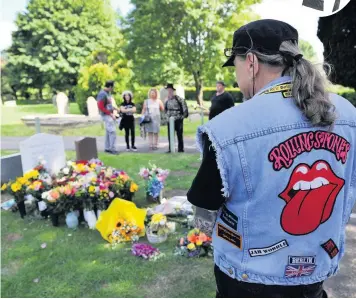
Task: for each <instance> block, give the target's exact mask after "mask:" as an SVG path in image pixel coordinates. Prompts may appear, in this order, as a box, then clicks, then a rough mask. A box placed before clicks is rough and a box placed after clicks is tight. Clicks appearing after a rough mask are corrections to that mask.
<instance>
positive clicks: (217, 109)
mask: <svg viewBox="0 0 356 299" xmlns="http://www.w3.org/2000/svg"><path fill="white" fill-rule="evenodd" d="M231 107H234V99H233V97H232V95H231V94H229V93H228V92H226V91H225V83H224V81H218V82H216V94H214V96H213V97H212V99H211V107H210V113H209V120H210V119H212V118H214V117H215V116H217V115H218V114H220V113H221V112H223V111H225V110H226V109H229V108H231Z"/></svg>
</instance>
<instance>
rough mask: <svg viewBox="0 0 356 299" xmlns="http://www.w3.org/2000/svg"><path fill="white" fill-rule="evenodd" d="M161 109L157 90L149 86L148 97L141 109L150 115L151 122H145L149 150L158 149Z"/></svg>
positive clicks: (143, 112)
mask: <svg viewBox="0 0 356 299" xmlns="http://www.w3.org/2000/svg"><path fill="white" fill-rule="evenodd" d="M163 110H164V107H163V103H162V101H161V100H160V99H159V98H158V90H157V89H156V88H151V89H150V90H149V92H148V99H147V100H146V101H145V102H144V103H143V109H142V114H148V115H149V116H151V122H149V123H147V124H145V126H146V131H147V133H148V142H149V144H150V149H151V150H156V149H158V136H159V130H160V126H161V111H163Z"/></svg>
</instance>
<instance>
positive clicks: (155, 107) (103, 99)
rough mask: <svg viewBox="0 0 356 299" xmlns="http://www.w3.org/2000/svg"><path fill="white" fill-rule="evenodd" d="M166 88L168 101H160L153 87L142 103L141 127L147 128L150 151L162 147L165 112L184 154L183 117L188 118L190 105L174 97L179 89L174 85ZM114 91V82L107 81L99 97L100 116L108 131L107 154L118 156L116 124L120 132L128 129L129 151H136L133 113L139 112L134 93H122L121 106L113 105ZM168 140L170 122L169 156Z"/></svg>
mask: <svg viewBox="0 0 356 299" xmlns="http://www.w3.org/2000/svg"><path fill="white" fill-rule="evenodd" d="M165 88H166V89H167V92H168V97H167V99H165V101H164V103H163V102H162V101H161V100H160V99H159V93H158V90H157V89H156V88H151V89H150V90H149V92H148V98H147V99H146V100H145V101H144V103H143V108H142V115H143V117H142V119H141V121H140V125H141V126H143V127H144V131H145V132H146V133H147V135H148V142H149V147H150V149H151V150H157V149H158V146H159V145H158V139H159V133H160V127H161V112H165V115H166V116H167V118H168V119H169V118H170V117H174V128H175V132H176V133H177V138H178V152H181V153H182V152H184V140H183V123H184V118H186V117H188V106H187V104H186V101H185V99H183V98H181V97H180V96H178V95H175V93H174V92H175V90H176V89H175V88H174V86H173V84H167V86H166V87H165ZM113 89H114V81H107V82H106V83H105V87H104V88H103V89H102V90H101V91H100V92H99V94H98V96H97V101H98V108H99V113H100V115H101V117H102V120H103V122H104V124H105V130H106V134H105V152H107V153H111V154H117V153H118V152H117V150H116V147H115V144H116V126H117V125H118V126H119V129H120V130H125V141H126V149H127V151H131V150H132V151H137V148H136V146H135V118H134V114H135V113H136V112H137V109H136V106H135V104H134V101H133V94H132V92H131V91H124V92H123V93H122V98H123V102H122V104H121V105H120V107H116V106H115V105H114V104H113V98H112V96H111V93H112V92H113ZM145 116H146V117H145ZM130 135H131V136H130ZM130 137H131V138H130ZM169 137H170V127H169V123H168V140H169V150H168V152H167V153H170V152H171V144H170V138H169ZM130 139H131V140H130ZM130 141H131V146H130Z"/></svg>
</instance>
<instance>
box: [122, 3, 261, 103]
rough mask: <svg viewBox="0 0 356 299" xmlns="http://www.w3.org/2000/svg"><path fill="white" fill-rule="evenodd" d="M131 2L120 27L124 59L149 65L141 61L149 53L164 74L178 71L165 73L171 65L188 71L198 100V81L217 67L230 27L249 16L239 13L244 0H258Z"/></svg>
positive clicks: (244, 7)
mask: <svg viewBox="0 0 356 299" xmlns="http://www.w3.org/2000/svg"><path fill="white" fill-rule="evenodd" d="M131 2H132V4H134V5H135V8H134V9H133V11H132V12H131V13H130V14H129V15H128V17H127V20H126V30H125V33H126V36H127V38H128V40H129V46H128V53H130V54H129V55H130V58H132V59H133V61H134V62H135V65H136V62H137V61H139V62H142V61H143V62H146V63H148V65H151V66H152V64H151V62H148V61H147V60H149V59H151V58H152V57H153V59H154V61H155V62H156V63H158V65H159V66H163V65H165V71H164V72H162V73H161V74H165V73H167V74H165V77H166V78H167V79H169V78H170V76H171V77H173V76H175V75H178V76H179V75H180V74H182V73H180V74H179V72H177V74H174V73H171V70H173V69H175V70H181V72H183V73H188V74H190V75H191V76H192V77H193V79H194V84H195V88H196V99H197V101H198V102H199V103H201V102H202V100H203V82H204V80H205V79H206V78H207V77H208V76H209V75H211V74H212V73H217V72H221V65H222V64H223V62H224V60H225V59H226V57H224V55H223V53H224V48H225V46H226V43H227V41H229V46H230V47H231V40H232V33H233V31H234V30H236V29H237V28H238V27H239V26H241V25H242V24H244V23H246V22H247V21H249V20H248V19H246V18H244V13H245V12H246V11H248V10H247V8H248V6H249V5H251V4H255V3H258V2H259V0H244V1H237V0H235V1H228V0H195V1H193V0H189V1H183V0H155V1H154V0H132V1H131ZM174 64H176V66H175V65H174ZM163 69H164V68H163ZM135 70H137V67H136V66H134V71H135ZM135 72H136V71H135ZM167 81H168V80H164V82H167ZM161 82H162V81H161Z"/></svg>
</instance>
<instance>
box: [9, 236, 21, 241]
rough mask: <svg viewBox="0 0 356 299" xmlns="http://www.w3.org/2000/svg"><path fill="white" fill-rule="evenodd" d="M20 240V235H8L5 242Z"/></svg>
mask: <svg viewBox="0 0 356 299" xmlns="http://www.w3.org/2000/svg"><path fill="white" fill-rule="evenodd" d="M21 239H22V235H20V234H8V235H7V236H6V240H8V241H18V240H21Z"/></svg>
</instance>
